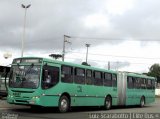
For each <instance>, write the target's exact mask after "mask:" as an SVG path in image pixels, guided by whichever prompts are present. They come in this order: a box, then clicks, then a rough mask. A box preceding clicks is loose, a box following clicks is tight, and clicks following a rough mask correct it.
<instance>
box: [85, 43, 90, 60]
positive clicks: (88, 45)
mask: <svg viewBox="0 0 160 119" xmlns="http://www.w3.org/2000/svg"><path fill="white" fill-rule="evenodd" d="M90 45H91V44H86V47H87V52H86V63H87V60H88V47H90Z"/></svg>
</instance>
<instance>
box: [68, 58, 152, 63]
mask: <svg viewBox="0 0 160 119" xmlns="http://www.w3.org/2000/svg"><path fill="white" fill-rule="evenodd" d="M66 58H67V59H77V58H73V57H66ZM89 61H95V62H106V64H107V63H108V61H105V60H89ZM118 62H119V63H125V62H121V61H118ZM111 63H117V62H116V61H115V62H111ZM127 63H129V64H145V65H153V64H151V63H141V62H127Z"/></svg>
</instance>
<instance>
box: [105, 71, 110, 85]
mask: <svg viewBox="0 0 160 119" xmlns="http://www.w3.org/2000/svg"><path fill="white" fill-rule="evenodd" d="M104 86H112V75H111V74H110V73H104Z"/></svg>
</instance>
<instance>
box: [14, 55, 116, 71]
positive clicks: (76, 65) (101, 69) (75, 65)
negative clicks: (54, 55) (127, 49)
mask: <svg viewBox="0 0 160 119" xmlns="http://www.w3.org/2000/svg"><path fill="white" fill-rule="evenodd" d="M16 59H42V60H43V61H45V62H50V63H56V64H61V65H68V66H73V67H78V68H85V69H91V70H97V71H103V72H109V73H117V72H116V71H113V70H107V69H103V68H97V67H93V66H86V65H81V64H75V63H70V62H63V61H59V60H54V59H50V58H42V57H23V58H21V57H20V58H15V60H16Z"/></svg>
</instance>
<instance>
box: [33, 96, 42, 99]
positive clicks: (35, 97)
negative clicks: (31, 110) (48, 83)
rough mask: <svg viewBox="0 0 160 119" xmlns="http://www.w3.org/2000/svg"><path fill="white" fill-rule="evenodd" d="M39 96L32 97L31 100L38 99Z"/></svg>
mask: <svg viewBox="0 0 160 119" xmlns="http://www.w3.org/2000/svg"><path fill="white" fill-rule="evenodd" d="M39 97H40V96H34V97H32V99H39Z"/></svg>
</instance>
